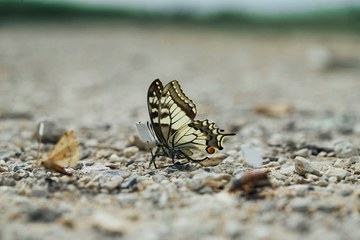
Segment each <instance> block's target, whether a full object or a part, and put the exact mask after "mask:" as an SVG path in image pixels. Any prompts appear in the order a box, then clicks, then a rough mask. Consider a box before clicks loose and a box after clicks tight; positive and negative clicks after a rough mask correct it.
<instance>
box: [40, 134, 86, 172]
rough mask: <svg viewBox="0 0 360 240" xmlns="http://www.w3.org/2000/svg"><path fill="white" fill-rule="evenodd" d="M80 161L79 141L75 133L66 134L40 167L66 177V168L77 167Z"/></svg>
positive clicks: (42, 161)
mask: <svg viewBox="0 0 360 240" xmlns="http://www.w3.org/2000/svg"><path fill="white" fill-rule="evenodd" d="M79 160H80V152H79V147H78V140H77V138H76V135H75V132H74V131H69V132H66V133H64V134H63V135H62V137H61V138H60V140H59V141H58V142H57V143H56V144H55V146H54V147H53V148H52V149H51V150H50V152H49V154H48V156H47V157H46V158H45V159H42V160H41V161H40V165H41V166H43V167H45V168H47V169H50V170H54V171H57V172H60V173H63V174H66V175H71V173H68V172H66V170H65V167H75V166H76V165H77V163H78V161H79Z"/></svg>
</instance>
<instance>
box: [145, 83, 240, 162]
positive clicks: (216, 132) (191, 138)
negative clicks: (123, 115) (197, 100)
mask: <svg viewBox="0 0 360 240" xmlns="http://www.w3.org/2000/svg"><path fill="white" fill-rule="evenodd" d="M147 104H148V109H149V115H150V123H149V122H148V123H147V126H148V128H149V131H150V133H151V134H152V136H153V138H154V139H155V143H156V146H157V149H156V152H155V154H153V153H152V152H151V155H152V158H151V161H150V164H149V167H150V166H151V164H152V163H153V164H154V166H155V168H157V166H156V164H155V159H156V157H159V156H165V157H169V158H171V159H172V161H173V164H175V159H187V160H188V161H190V162H201V161H203V160H205V159H208V158H207V157H206V158H203V159H193V158H192V157H191V156H192V154H193V151H194V150H195V151H200V152H204V153H208V154H213V153H214V152H215V151H216V150H222V149H223V147H222V143H223V140H224V137H226V136H232V135H235V134H233V133H223V132H224V131H223V130H221V129H219V128H217V127H216V126H215V123H210V122H209V120H207V119H206V120H195V119H194V118H195V116H196V113H197V111H196V106H195V104H194V102H193V101H192V100H190V99H189V98H188V97H187V96H186V95H185V94H184V92H183V91H182V89H181V87H180V85H179V83H178V81H176V80H174V81H171V82H170V83H168V84H166V85H165V87H163V85H162V83H161V82H160V80H159V79H156V80H154V81H153V82H152V83H151V85H150V87H149V90H148V95H147Z"/></svg>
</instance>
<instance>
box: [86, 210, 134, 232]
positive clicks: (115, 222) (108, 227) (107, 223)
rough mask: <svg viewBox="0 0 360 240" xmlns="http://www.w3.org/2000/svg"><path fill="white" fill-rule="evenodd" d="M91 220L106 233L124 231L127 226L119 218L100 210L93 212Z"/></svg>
mask: <svg viewBox="0 0 360 240" xmlns="http://www.w3.org/2000/svg"><path fill="white" fill-rule="evenodd" d="M92 222H93V225H94V226H95V227H98V228H99V229H101V230H102V231H104V232H108V233H125V232H126V229H127V226H126V225H125V224H124V222H123V221H121V220H119V218H117V217H115V216H114V215H112V214H109V213H106V212H102V211H97V212H95V213H94V214H93V216H92Z"/></svg>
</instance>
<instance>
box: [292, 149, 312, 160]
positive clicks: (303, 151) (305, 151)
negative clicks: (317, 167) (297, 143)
mask: <svg viewBox="0 0 360 240" xmlns="http://www.w3.org/2000/svg"><path fill="white" fill-rule="evenodd" d="M294 155H295V156H300V157H304V158H306V157H308V156H309V150H308V149H307V148H303V149H300V150H297V151H296V152H294Z"/></svg>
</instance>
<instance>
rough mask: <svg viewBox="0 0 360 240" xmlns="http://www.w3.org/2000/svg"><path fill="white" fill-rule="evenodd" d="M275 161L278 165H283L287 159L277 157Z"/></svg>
mask: <svg viewBox="0 0 360 240" xmlns="http://www.w3.org/2000/svg"><path fill="white" fill-rule="evenodd" d="M277 161H278V163H280V164H284V163H286V162H287V158H284V157H279V158H278V160H277Z"/></svg>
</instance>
